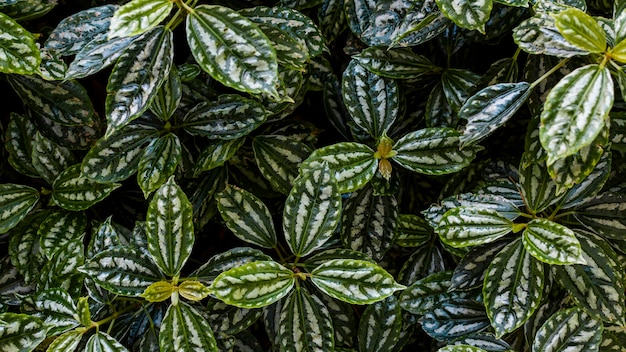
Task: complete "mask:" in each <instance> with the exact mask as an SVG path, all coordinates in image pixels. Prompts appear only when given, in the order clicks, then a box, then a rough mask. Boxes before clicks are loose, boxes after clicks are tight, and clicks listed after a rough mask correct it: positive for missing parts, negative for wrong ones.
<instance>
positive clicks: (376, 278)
mask: <svg viewBox="0 0 626 352" xmlns="http://www.w3.org/2000/svg"><path fill="white" fill-rule="evenodd" d="M311 281H312V282H313V284H314V285H315V286H316V287H317V288H318V289H320V290H321V291H322V292H324V293H325V294H327V295H329V296H331V297H333V298H336V299H338V300H341V301H344V302H348V303H351V304H370V303H373V302H377V301H380V300H382V299H385V298H387V297H389V296H390V295H392V294H393V293H394V292H395V291H398V290H402V289H404V288H405V286H403V285H400V284H398V283H397V282H395V280H394V279H393V277H392V276H391V275H390V274H389V273H388V272H386V271H385V270H384V269H383V268H381V267H380V266H378V265H376V264H374V263H371V262H369V261H364V260H352V259H333V260H329V261H327V262H325V263H324V264H321V265H320V266H318V267H317V268H315V269H313V270H312V271H311Z"/></svg>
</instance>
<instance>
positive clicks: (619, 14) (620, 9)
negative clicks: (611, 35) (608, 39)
mask: <svg viewBox="0 0 626 352" xmlns="http://www.w3.org/2000/svg"><path fill="white" fill-rule="evenodd" d="M625 9H626V3H625V2H624V1H623V0H617V1H615V2H613V23H614V27H615V43H619V42H621V41H622V40H624V39H626V10H625Z"/></svg>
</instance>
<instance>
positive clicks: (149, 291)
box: [139, 280, 178, 302]
mask: <svg viewBox="0 0 626 352" xmlns="http://www.w3.org/2000/svg"><path fill="white" fill-rule="evenodd" d="M177 294H178V292H177V290H176V287H175V286H174V285H172V283H171V282H169V281H165V280H161V281H157V282H154V283H152V284H151V285H150V286H148V287H146V290H145V291H143V292H142V293H141V295H139V297H141V298H143V299H145V300H146V301H148V302H163V301H165V300H166V299H168V298H170V297H172V296H173V295H177ZM173 299H174V298H173Z"/></svg>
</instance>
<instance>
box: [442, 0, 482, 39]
mask: <svg viewBox="0 0 626 352" xmlns="http://www.w3.org/2000/svg"><path fill="white" fill-rule="evenodd" d="M437 6H439V9H440V10H441V12H443V13H444V14H445V15H446V17H448V18H449V19H451V20H452V21H453V22H454V23H455V24H456V25H457V26H459V27H461V28H467V29H470V30H473V29H475V30H478V31H479V32H481V33H485V23H486V22H487V20H488V19H489V15H490V14H491V8H492V7H493V2H492V1H491V0H481V1H472V0H461V1H451V0H437Z"/></svg>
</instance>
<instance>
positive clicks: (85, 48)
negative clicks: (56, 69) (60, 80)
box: [65, 34, 136, 79]
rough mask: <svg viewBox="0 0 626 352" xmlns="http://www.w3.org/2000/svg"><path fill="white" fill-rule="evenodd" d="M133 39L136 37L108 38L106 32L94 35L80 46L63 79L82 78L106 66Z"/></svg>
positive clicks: (115, 58) (115, 59)
mask: <svg viewBox="0 0 626 352" xmlns="http://www.w3.org/2000/svg"><path fill="white" fill-rule="evenodd" d="M135 39H136V37H123V38H113V39H109V38H108V36H107V35H106V34H101V35H99V36H97V37H95V38H94V39H93V40H92V41H90V42H88V43H86V44H85V45H82V46H80V51H79V52H78V53H77V54H76V56H75V57H74V61H72V63H70V65H69V67H68V68H67V71H66V72H65V79H77V78H84V77H87V76H91V75H93V74H95V73H97V72H99V71H100V70H102V69H104V68H106V67H108V66H109V65H111V64H112V63H114V62H115V61H117V59H118V58H119V57H120V56H121V55H122V54H123V53H124V51H125V50H126V48H127V47H128V46H129V45H130V44H131V43H132V42H133V41H134V40H135Z"/></svg>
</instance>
